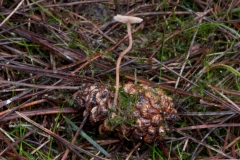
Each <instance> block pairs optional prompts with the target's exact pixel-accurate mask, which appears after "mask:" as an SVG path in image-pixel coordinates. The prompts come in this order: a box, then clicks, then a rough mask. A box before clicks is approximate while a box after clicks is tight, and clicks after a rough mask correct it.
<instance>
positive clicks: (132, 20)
mask: <svg viewBox="0 0 240 160" xmlns="http://www.w3.org/2000/svg"><path fill="white" fill-rule="evenodd" d="M113 18H114V20H115V21H118V22H122V23H127V22H130V23H141V22H142V21H143V19H142V18H139V17H133V16H122V15H119V14H118V15H116V16H114V17H113Z"/></svg>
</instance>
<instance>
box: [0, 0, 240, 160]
mask: <svg viewBox="0 0 240 160" xmlns="http://www.w3.org/2000/svg"><path fill="white" fill-rule="evenodd" d="M118 14H120V15H125V16H126V15H129V16H136V17H140V18H142V19H143V21H142V22H141V23H138V24H132V29H131V32H132V39H133V46H132V48H131V49H130V51H129V52H128V53H127V54H126V55H125V56H124V57H123V59H122V62H121V69H120V84H125V83H127V82H129V81H130V82H133V83H134V84H136V85H140V84H144V85H146V86H150V87H152V88H161V89H162V90H163V91H164V94H166V95H168V96H169V97H171V98H172V99H173V102H174V107H175V109H176V110H177V119H176V121H174V124H173V125H172V127H171V129H169V132H168V134H167V135H165V136H164V137H163V138H161V140H159V139H156V140H155V139H154V142H152V143H146V141H138V142H136V141H132V140H131V139H129V138H127V137H124V138H123V137H122V138H119V136H117V135H118V134H119V132H121V131H120V130H113V131H112V132H113V133H111V134H108V135H105V136H104V135H100V134H99V132H98V126H91V124H90V123H89V118H88V116H87V115H88V113H85V112H86V111H85V112H84V113H83V111H84V108H85V107H86V106H84V105H82V106H79V105H81V104H80V103H77V101H78V97H77V94H78V92H79V90H81V89H82V88H81V87H82V86H83V84H85V83H88V84H92V86H94V85H97V86H98V85H100V84H101V85H104V86H106V87H108V88H112V90H113V92H114V86H115V67H116V62H117V58H118V56H119V54H120V53H121V52H122V51H124V50H125V49H126V48H127V47H128V45H129V42H130V41H129V40H128V33H127V26H126V24H123V23H120V22H117V21H115V20H114V18H113V17H114V16H116V15H118ZM239 17H240V2H239V1H237V0H233V1H226V0H219V1H213V0H209V1H206V0H203V1H201V0H194V1H186V0H177V1H169V0H163V1H158V0H151V1H146V0H119V1H118V0H89V1H77V0H64V1H62V0H61V1H47V0H38V1H37V0H14V1H12V0H4V1H0V36H1V37H0V67H1V70H0V94H1V96H0V159H34V160H36V159H48V160H51V159H55V160H57V159H72V160H73V159H119V160H120V159H133V160H135V159H138V160H140V159H146V160H147V159H153V160H154V159H180V160H184V159H201V160H204V159H240V123H239V121H240V117H239V114H240V65H239V64H240V41H239V40H240V33H239V30H240V20H239ZM121 89H122V88H120V91H122V90H121ZM87 96H88V95H87ZM91 96H92V95H91ZM133 105H134V104H133ZM79 107H80V108H79ZM89 113H90V112H89ZM109 118H111V117H110V116H109ZM133 123H135V122H133ZM128 125H129V124H128ZM133 127H135V126H134V125H133Z"/></svg>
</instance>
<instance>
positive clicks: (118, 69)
mask: <svg viewBox="0 0 240 160" xmlns="http://www.w3.org/2000/svg"><path fill="white" fill-rule="evenodd" d="M127 31H128V39H129V45H128V47H127V48H126V49H125V50H124V51H123V52H122V53H121V54H120V55H119V57H118V59H117V64H116V90H115V96H114V101H113V106H117V99H118V91H119V74H120V64H121V60H122V58H123V56H124V55H125V54H126V53H128V52H129V51H130V50H131V48H132V32H131V22H130V21H128V22H127Z"/></svg>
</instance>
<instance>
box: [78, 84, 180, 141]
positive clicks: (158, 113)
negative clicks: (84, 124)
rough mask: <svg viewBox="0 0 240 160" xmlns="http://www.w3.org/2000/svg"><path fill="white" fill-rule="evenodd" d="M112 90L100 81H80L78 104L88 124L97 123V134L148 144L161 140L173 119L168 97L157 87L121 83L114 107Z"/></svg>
mask: <svg viewBox="0 0 240 160" xmlns="http://www.w3.org/2000/svg"><path fill="white" fill-rule="evenodd" d="M113 99H114V92H113V91H112V90H110V89H107V88H106V87H105V86H103V85H100V84H88V83H86V84H83V86H82V88H81V91H79V93H78V96H77V103H78V106H79V107H85V111H84V112H85V113H87V112H88V113H90V118H89V119H90V123H91V124H92V125H99V133H100V134H102V135H104V134H108V133H110V132H112V131H115V132H116V134H117V135H118V136H119V137H120V138H121V139H124V138H126V139H131V140H133V141H141V140H143V141H144V142H147V143H151V142H152V141H154V140H155V139H159V140H161V139H163V138H164V137H165V136H166V135H167V133H168V132H169V130H170V128H171V127H172V125H173V124H174V122H175V120H176V118H177V111H176V110H175V108H174V104H173V102H172V98H170V97H168V96H167V95H165V94H164V93H163V91H162V90H161V89H158V88H152V87H149V86H147V85H144V84H141V85H135V84H133V83H132V82H128V83H126V84H124V86H123V90H120V93H119V99H118V107H114V106H113Z"/></svg>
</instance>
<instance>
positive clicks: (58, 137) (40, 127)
mask: <svg viewBox="0 0 240 160" xmlns="http://www.w3.org/2000/svg"><path fill="white" fill-rule="evenodd" d="M15 113H16V114H17V115H19V116H20V117H22V118H23V119H25V120H26V121H28V122H29V123H31V124H32V125H34V126H35V127H37V128H39V129H41V130H42V131H44V132H46V133H47V134H49V135H51V136H52V137H54V138H56V139H57V140H59V141H60V142H62V143H63V144H64V146H66V147H67V148H69V149H70V150H71V151H73V152H74V153H75V154H76V155H77V156H78V157H80V158H81V159H86V158H84V157H83V156H82V155H80V154H79V153H78V152H77V151H80V152H82V153H85V154H87V155H89V156H91V157H95V158H98V159H100V160H105V158H101V157H98V156H95V155H94V154H92V153H90V152H87V151H85V150H84V149H81V148H79V147H77V146H75V145H73V144H71V143H70V142H68V141H66V140H65V139H63V138H61V137H60V136H58V135H56V134H55V133H53V132H52V131H50V130H48V129H46V128H44V127H43V126H41V125H39V124H38V123H36V122H34V121H33V120H31V119H29V118H28V117H26V116H25V115H24V114H22V113H20V112H18V111H15Z"/></svg>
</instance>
